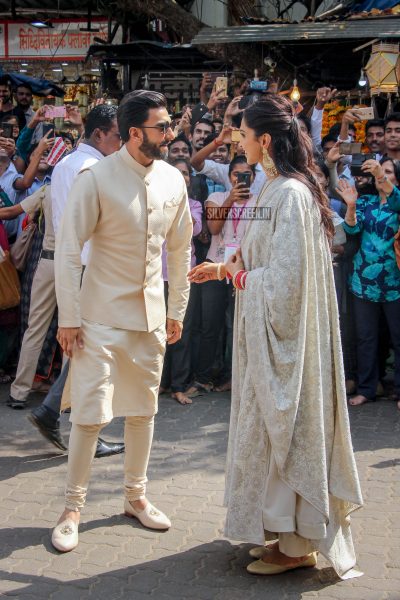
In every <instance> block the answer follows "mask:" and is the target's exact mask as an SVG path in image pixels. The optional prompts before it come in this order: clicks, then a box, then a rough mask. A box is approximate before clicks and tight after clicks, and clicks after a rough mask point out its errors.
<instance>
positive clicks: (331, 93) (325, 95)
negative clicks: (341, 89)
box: [315, 87, 337, 110]
mask: <svg viewBox="0 0 400 600" xmlns="http://www.w3.org/2000/svg"><path fill="white" fill-rule="evenodd" d="M336 92H337V89H333V90H331V88H329V87H322V88H318V90H317V93H316V102H315V108H317V109H318V110H322V109H323V108H324V106H325V104H328V102H330V101H331V100H332V99H333V98H334V97H335V96H336Z"/></svg>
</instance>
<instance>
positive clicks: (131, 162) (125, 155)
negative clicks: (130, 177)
mask: <svg viewBox="0 0 400 600" xmlns="http://www.w3.org/2000/svg"><path fill="white" fill-rule="evenodd" d="M118 154H119V155H120V157H121V158H122V160H123V161H124V162H125V163H126V164H127V165H128V167H130V168H131V169H133V170H134V171H135V172H136V173H137V174H138V175H139V176H140V177H141V178H142V179H144V178H145V177H146V175H149V174H150V173H151V172H152V171H153V169H154V162H155V161H154V160H153V162H152V163H151V165H149V166H148V167H144V166H143V165H141V164H140V163H138V161H137V160H135V159H134V158H133V156H132V155H131V154H129V152H128V150H127V147H126V146H125V145H124V146H122V148H121V150H119V152H118Z"/></svg>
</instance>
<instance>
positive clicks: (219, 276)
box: [217, 263, 224, 281]
mask: <svg viewBox="0 0 400 600" xmlns="http://www.w3.org/2000/svg"><path fill="white" fill-rule="evenodd" d="M222 264H223V263H218V265H217V279H218V281H222V280H223V279H224V277H221V268H222Z"/></svg>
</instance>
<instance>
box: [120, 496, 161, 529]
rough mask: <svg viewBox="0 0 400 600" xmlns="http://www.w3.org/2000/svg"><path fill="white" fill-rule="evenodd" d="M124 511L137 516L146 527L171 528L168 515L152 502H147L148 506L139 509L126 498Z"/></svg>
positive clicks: (127, 514) (129, 515)
mask: <svg viewBox="0 0 400 600" xmlns="http://www.w3.org/2000/svg"><path fill="white" fill-rule="evenodd" d="M124 511H125V514H126V516H127V517H135V518H136V519H138V521H140V522H141V524H142V525H143V526H144V527H149V529H169V528H170V527H171V521H170V520H169V519H168V517H167V515H164V513H162V512H161V511H160V510H158V509H157V508H156V507H155V506H153V505H152V504H150V502H147V506H146V508H144V509H143V510H141V511H137V510H135V509H134V508H133V506H132V504H131V503H130V502H129V500H128V498H125V503H124Z"/></svg>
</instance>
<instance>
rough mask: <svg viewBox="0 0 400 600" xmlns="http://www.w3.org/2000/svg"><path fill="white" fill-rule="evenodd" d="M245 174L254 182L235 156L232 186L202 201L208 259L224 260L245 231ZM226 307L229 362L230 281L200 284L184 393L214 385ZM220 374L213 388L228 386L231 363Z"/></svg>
mask: <svg viewBox="0 0 400 600" xmlns="http://www.w3.org/2000/svg"><path fill="white" fill-rule="evenodd" d="M242 173H246V174H247V176H248V177H249V180H250V185H251V184H252V183H253V181H254V167H252V166H250V165H248V164H247V162H246V157H245V156H237V157H236V158H234V159H233V160H232V161H231V163H230V165H229V178H230V183H231V185H232V189H231V190H230V191H228V192H215V193H214V194H211V195H210V196H209V197H208V199H207V200H206V202H205V209H206V218H207V225H208V228H209V230H210V233H211V234H212V238H211V245H210V248H209V250H208V253H207V260H208V261H210V262H215V263H218V262H224V261H225V260H227V259H228V257H229V256H230V255H231V254H232V253H235V251H236V248H238V247H239V246H240V241H241V239H242V237H243V235H244V232H245V231H246V227H247V223H248V218H247V215H246V211H247V209H250V208H251V207H252V206H253V207H254V205H255V201H256V197H255V196H254V195H252V194H250V190H249V189H248V188H247V187H246V184H244V183H240V182H238V178H239V179H240V177H241V176H242V175H241V174H242ZM227 309H228V319H227V321H228V327H227V336H226V338H227V339H226V348H227V355H228V356H227V360H226V364H229V365H230V362H231V361H230V355H231V348H232V322H233V309H234V297H233V295H232V284H229V285H227V283H226V282H225V281H222V282H221V281H210V282H207V283H206V284H205V285H203V286H201V333H200V343H199V348H198V355H197V360H195V362H194V366H195V381H194V383H193V385H192V386H191V387H190V388H189V389H188V390H187V393H186V395H188V396H189V397H190V396H195V395H197V394H198V393H199V392H200V393H203V392H209V391H211V389H213V387H214V381H213V370H214V362H215V359H216V354H217V348H218V340H219V338H220V335H221V331H222V328H223V325H224V323H225V313H226V310H227ZM225 371H226V372H225V374H224V375H222V378H223V381H222V385H221V386H219V387H217V388H215V390H216V391H224V390H226V389H229V388H230V366H229V367H228V368H227V369H225Z"/></svg>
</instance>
